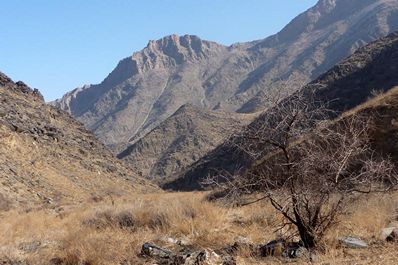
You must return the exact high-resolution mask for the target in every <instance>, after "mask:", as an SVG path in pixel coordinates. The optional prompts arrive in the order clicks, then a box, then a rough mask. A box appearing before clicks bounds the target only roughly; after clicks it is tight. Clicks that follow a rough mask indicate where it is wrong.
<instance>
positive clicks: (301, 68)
mask: <svg viewBox="0 0 398 265" xmlns="http://www.w3.org/2000/svg"><path fill="white" fill-rule="evenodd" d="M396 29H398V2H397V1H395V0H320V1H319V2H318V3H317V4H316V5H315V6H314V7H312V8H311V9H309V10H307V11H306V12H304V13H302V14H300V15H299V16H298V17H296V18H295V19H294V20H293V21H292V22H291V23H289V24H288V25H287V26H286V27H285V28H284V29H283V30H282V31H280V32H279V33H277V34H275V35H273V36H270V37H268V38H266V39H263V40H257V41H253V42H248V43H237V44H233V45H231V46H229V47H226V46H223V45H220V44H217V43H215V42H210V41H204V40H201V39H200V38H198V37H196V36H190V35H185V36H176V35H172V36H167V37H165V38H163V39H160V40H157V41H150V42H149V43H148V45H147V47H146V48H144V49H143V50H142V51H140V52H136V53H134V54H133V55H132V56H131V57H127V58H125V59H123V60H122V61H120V62H119V64H118V65H117V67H116V68H115V69H114V70H113V71H112V72H111V73H110V74H109V76H108V77H107V78H105V79H104V81H103V82H102V83H101V84H97V85H87V86H84V87H82V88H77V89H75V90H73V91H71V92H69V93H67V94H66V95H65V96H63V97H62V99H59V100H56V101H55V102H53V103H52V104H53V105H55V106H57V107H59V108H61V109H63V110H66V111H68V112H69V113H71V114H72V115H73V116H74V117H75V118H77V119H78V120H79V121H81V122H83V123H84V125H85V126H86V127H87V128H88V129H89V130H91V131H92V132H93V133H94V134H95V135H97V136H98V137H99V138H100V140H101V141H103V142H104V143H105V144H106V145H108V146H110V147H111V148H112V149H113V150H114V152H115V153H120V155H119V157H121V158H123V159H126V160H127V161H129V162H130V163H131V164H132V165H133V166H134V167H135V168H137V169H138V168H139V167H141V166H142V168H141V170H140V171H141V173H142V175H143V176H145V177H148V178H157V179H159V180H165V179H170V178H172V179H174V178H175V177H176V174H177V172H179V173H178V174H177V175H181V174H183V172H180V171H181V170H186V169H187V168H189V164H190V163H193V164H195V162H196V161H200V159H201V158H202V157H204V156H205V155H206V153H207V152H209V151H210V149H211V148H212V147H213V146H216V145H218V144H219V143H220V142H221V141H222V140H220V139H221V138H223V139H226V138H227V136H228V133H227V132H226V130H225V129H222V128H225V126H226V123H225V122H224V123H222V122H221V123H219V128H221V129H219V130H213V131H214V132H217V131H218V132H220V133H218V132H217V137H214V139H213V138H212V137H207V138H206V137H204V136H203V133H199V131H200V130H199V129H198V132H196V131H195V129H194V130H192V128H197V127H196V126H193V127H192V126H185V127H184V126H183V127H181V128H179V129H178V130H176V127H178V125H176V121H173V120H176V117H179V116H185V117H189V119H191V120H192V124H202V125H204V124H207V123H208V122H209V121H207V120H206V119H204V120H203V115H195V116H192V115H191V116H190V115H188V114H181V112H185V111H187V112H192V109H191V108H187V109H184V108H183V109H181V107H182V106H184V105H186V104H189V106H191V107H192V108H196V109H197V112H198V113H200V112H202V111H203V113H209V115H213V116H214V117H216V116H217V115H221V114H219V113H218V112H220V113H226V112H233V113H260V112H261V111H264V110H266V109H267V107H268V106H269V102H270V101H271V100H273V99H275V98H284V97H286V96H289V95H290V94H292V93H294V92H295V91H297V90H298V89H299V88H300V87H302V86H303V85H304V84H306V83H308V82H310V81H311V80H314V79H316V78H317V77H318V76H319V75H321V74H322V73H324V72H325V71H327V70H328V69H329V68H331V67H333V66H334V65H335V64H336V63H338V62H339V61H341V60H342V59H343V58H345V57H347V56H349V55H350V54H352V53H353V52H354V51H355V50H357V49H358V48H360V47H362V46H364V45H366V44H367V43H369V42H372V41H374V40H376V39H378V38H380V37H383V36H386V35H387V34H389V33H390V32H392V31H394V30H396ZM176 112H177V113H176ZM211 112H216V114H210V113H211ZM217 113H218V114H217ZM234 115H235V114H234ZM218 117H219V116H218ZM235 117H237V116H235ZM217 120H221V119H217V118H214V119H212V121H211V122H210V123H211V126H210V128H215V127H217ZM238 120H239V119H238ZM227 123H228V122H227ZM237 124H240V122H238V123H237ZM237 126H238V125H237ZM170 132H171V133H170ZM197 133H198V134H200V135H198V134H197ZM155 135H156V136H155ZM160 135H161V136H162V137H163V139H162V141H160V140H159V139H160ZM177 135H178V137H179V139H183V138H184V137H185V139H186V140H185V142H184V143H183V142H182V141H176V139H177V138H176V136H177ZM147 137H148V138H147ZM154 139H158V140H156V141H155V140H154ZM195 139H200V140H199V141H197V142H198V145H197V146H196V148H197V150H201V151H200V152H198V153H194V154H193V153H192V152H190V151H189V150H192V145H191V144H189V143H193V142H195ZM163 141H164V145H163V146H161V147H160V148H157V147H156V148H154V147H148V148H143V147H142V146H145V145H147V146H149V145H152V144H154V143H155V142H157V143H158V144H159V143H160V142H163ZM145 143H146V144H145ZM187 153H190V154H191V155H190V157H187V158H185V155H186V154H187ZM176 157H178V159H175V158H176ZM183 157H184V159H182V158H183ZM140 161H141V162H140ZM142 161H145V163H144V162H142ZM166 161H168V162H166ZM177 161H179V162H177ZM181 161H184V162H181ZM173 163H177V164H178V163H180V164H181V165H173V166H171V164H173Z"/></svg>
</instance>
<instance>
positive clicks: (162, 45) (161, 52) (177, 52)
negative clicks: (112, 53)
mask: <svg viewBox="0 0 398 265" xmlns="http://www.w3.org/2000/svg"><path fill="white" fill-rule="evenodd" d="M220 49H226V48H225V47H224V46H222V45H219V44H217V43H215V42H210V41H204V40H202V39H200V38H199V37H197V36H194V35H184V36H178V35H176V34H173V35H169V36H166V37H163V38H161V39H159V40H151V41H149V43H148V45H147V46H146V48H145V49H143V50H142V51H140V52H137V53H134V54H133V56H132V57H131V59H132V60H133V61H135V62H137V65H138V68H139V70H140V71H147V70H150V69H158V68H166V67H170V66H177V65H180V64H182V63H185V62H195V61H199V60H202V59H206V58H208V57H209V56H210V55H211V54H212V53H216V52H217V51H219V50H220Z"/></svg>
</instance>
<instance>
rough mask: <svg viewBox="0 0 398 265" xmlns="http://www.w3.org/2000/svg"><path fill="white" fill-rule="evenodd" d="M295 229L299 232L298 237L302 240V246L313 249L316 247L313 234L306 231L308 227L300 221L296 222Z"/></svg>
mask: <svg viewBox="0 0 398 265" xmlns="http://www.w3.org/2000/svg"><path fill="white" fill-rule="evenodd" d="M297 229H298V231H299V234H300V238H301V240H302V241H303V244H304V247H305V248H307V249H313V248H315V247H316V239H315V236H314V235H313V234H312V233H310V232H309V231H308V229H307V228H306V227H305V226H304V225H303V224H301V223H298V224H297Z"/></svg>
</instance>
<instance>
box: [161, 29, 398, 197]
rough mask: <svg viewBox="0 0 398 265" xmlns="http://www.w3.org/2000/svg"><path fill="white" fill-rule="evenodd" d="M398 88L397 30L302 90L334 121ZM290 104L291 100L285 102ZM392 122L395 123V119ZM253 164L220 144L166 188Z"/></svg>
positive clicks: (183, 187)
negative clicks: (325, 106) (321, 104)
mask: <svg viewBox="0 0 398 265" xmlns="http://www.w3.org/2000/svg"><path fill="white" fill-rule="evenodd" d="M395 86H398V31H396V32H393V33H391V34H390V35H388V36H387V37H385V38H381V39H380V40H378V41H375V42H373V43H371V44H369V45H367V46H365V47H363V48H360V49H359V50H358V51H357V52H355V53H354V54H353V55H351V56H350V57H348V58H347V59H345V60H343V61H342V62H340V63H339V64H337V65H336V66H334V67H333V68H331V69H330V70H329V71H328V72H326V73H325V74H323V75H321V76H320V77H319V78H318V79H316V80H314V81H313V82H311V83H309V84H308V85H306V86H304V87H303V88H302V89H301V91H302V92H303V93H304V94H306V93H308V94H310V95H311V97H313V100H314V101H315V102H324V103H328V107H329V108H330V109H332V110H334V111H335V113H334V116H331V117H330V118H334V117H336V115H338V114H340V113H343V112H344V111H347V110H350V109H352V108H355V107H356V106H358V105H360V104H363V103H365V102H366V101H367V100H369V98H371V97H373V96H374V94H375V93H376V94H378V93H383V92H387V91H389V90H390V89H391V88H394V87H395ZM288 101H289V97H288V98H286V99H285V100H284V102H288ZM266 115H267V112H264V113H263V114H262V115H261V116H259V117H258V118H257V119H256V120H254V121H253V124H252V125H251V127H253V128H255V127H256V126H255V125H254V124H255V123H261V120H262V118H263V117H266ZM378 119H379V120H381V118H378ZM390 120H391V122H392V120H393V118H391V119H390ZM242 137H243V138H244V137H245V136H244V135H243V136H242ZM389 138H391V137H389ZM390 153H393V151H390ZM253 162H255V161H253V160H252V159H251V158H250V157H248V156H247V155H246V154H245V153H243V152H239V150H235V149H234V148H233V147H231V146H230V145H226V144H221V145H220V146H218V147H217V148H216V149H214V150H213V151H211V152H210V153H209V154H207V155H206V156H205V157H204V158H203V159H201V160H199V161H197V162H196V163H195V164H193V165H192V166H191V167H189V168H188V169H187V170H186V171H185V172H184V173H182V174H181V175H180V176H179V177H178V178H177V179H176V180H175V181H173V182H170V183H167V184H166V185H165V186H164V187H165V188H167V189H178V190H191V189H198V188H200V185H199V183H200V182H201V181H202V180H203V178H204V177H206V176H208V175H214V174H217V173H218V172H220V171H222V170H225V171H229V172H234V171H237V170H244V169H245V168H249V167H250V166H251V165H252V164H253Z"/></svg>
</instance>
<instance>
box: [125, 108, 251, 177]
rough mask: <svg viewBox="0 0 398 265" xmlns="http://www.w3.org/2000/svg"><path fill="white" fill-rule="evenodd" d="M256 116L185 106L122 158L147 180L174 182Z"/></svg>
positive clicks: (135, 144)
mask: <svg viewBox="0 0 398 265" xmlns="http://www.w3.org/2000/svg"><path fill="white" fill-rule="evenodd" d="M253 117H254V116H253V115H248V114H246V115H245V114H230V113H224V112H211V111H204V110H201V109H200V108H197V107H195V106H193V105H189V104H188V105H183V106H182V107H181V108H179V109H178V110H177V111H176V112H175V113H174V114H173V115H172V116H171V117H169V118H168V119H166V120H165V121H164V122H163V123H161V124H160V125H159V126H157V127H156V128H155V129H153V130H152V131H151V132H149V133H148V134H147V135H145V137H143V138H141V139H140V140H139V141H137V142H136V143H134V144H133V145H131V146H130V147H128V148H127V149H126V150H125V151H123V152H122V153H120V154H119V155H118V157H119V158H121V159H123V160H125V161H126V162H127V163H128V164H129V165H132V167H133V168H134V171H135V172H139V173H140V174H141V175H142V176H144V177H145V178H148V179H151V180H153V181H156V182H159V183H163V182H165V181H170V180H171V179H172V178H173V177H175V176H176V175H178V174H179V173H180V172H182V171H184V170H185V168H187V167H188V166H189V165H191V164H192V163H194V162H195V161H197V160H199V159H200V158H201V157H203V156H204V155H205V154H206V153H208V152H209V151H210V150H212V149H214V148H215V147H216V146H217V145H218V144H220V143H221V142H222V141H223V140H226V139H227V137H228V136H229V135H230V134H231V133H232V132H233V131H234V130H236V129H237V128H240V127H241V126H243V125H244V124H248V123H249V122H250V121H251V120H252V118H253Z"/></svg>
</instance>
